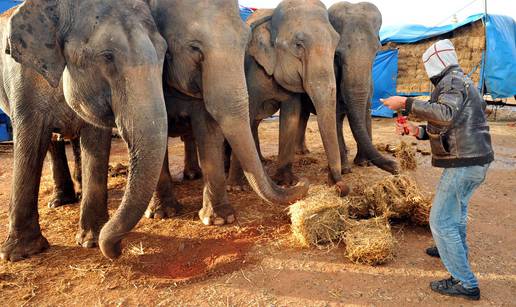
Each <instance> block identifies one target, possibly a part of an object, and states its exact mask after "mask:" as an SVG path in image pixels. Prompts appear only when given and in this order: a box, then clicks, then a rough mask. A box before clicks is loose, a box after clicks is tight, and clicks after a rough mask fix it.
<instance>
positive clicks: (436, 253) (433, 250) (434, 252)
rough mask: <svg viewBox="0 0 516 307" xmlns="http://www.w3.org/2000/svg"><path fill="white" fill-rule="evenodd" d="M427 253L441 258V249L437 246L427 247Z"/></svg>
mask: <svg viewBox="0 0 516 307" xmlns="http://www.w3.org/2000/svg"><path fill="white" fill-rule="evenodd" d="M426 254H427V255H428V256H431V257H436V258H439V257H440V256H439V250H437V246H432V247H429V248H427V249H426Z"/></svg>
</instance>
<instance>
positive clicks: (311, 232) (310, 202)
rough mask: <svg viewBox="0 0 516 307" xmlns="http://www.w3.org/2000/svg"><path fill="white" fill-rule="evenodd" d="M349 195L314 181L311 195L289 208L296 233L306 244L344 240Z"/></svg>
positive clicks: (296, 236)
mask: <svg viewBox="0 0 516 307" xmlns="http://www.w3.org/2000/svg"><path fill="white" fill-rule="evenodd" d="M348 202H349V200H348V199H346V198H341V197H339V196H338V195H337V193H336V191H335V189H334V188H332V187H328V186H324V185H312V186H310V190H309V193H308V196H307V197H306V198H304V199H302V200H299V201H297V202H296V203H294V204H293V205H291V206H290V208H289V214H290V219H291V222H292V226H291V229H292V233H293V235H294V237H295V238H296V239H297V241H298V242H299V243H300V244H301V245H302V246H317V245H322V244H327V243H331V242H335V241H338V240H340V238H341V237H342V234H343V232H344V229H345V226H346V225H345V222H344V219H345V218H346V217H347V215H348Z"/></svg>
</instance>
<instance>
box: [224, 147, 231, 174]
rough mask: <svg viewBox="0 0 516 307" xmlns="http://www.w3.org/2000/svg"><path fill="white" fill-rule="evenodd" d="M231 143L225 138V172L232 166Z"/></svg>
mask: <svg viewBox="0 0 516 307" xmlns="http://www.w3.org/2000/svg"><path fill="white" fill-rule="evenodd" d="M231 152H232V150H231V145H229V143H228V141H227V140H226V139H224V172H226V173H229V168H230V167H231Z"/></svg>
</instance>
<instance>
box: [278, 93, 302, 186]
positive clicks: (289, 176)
mask: <svg viewBox="0 0 516 307" xmlns="http://www.w3.org/2000/svg"><path fill="white" fill-rule="evenodd" d="M300 116H301V104H300V103H299V101H297V100H295V101H287V102H285V103H282V105H281V111H280V132H279V134H280V136H279V155H278V168H277V170H276V174H275V175H274V176H273V177H272V178H273V180H275V181H276V182H277V183H278V184H280V185H292V184H294V183H295V182H296V181H297V180H298V179H297V177H296V176H295V175H294V173H293V172H292V163H293V161H294V156H295V152H296V135H297V132H298V129H299V117H300Z"/></svg>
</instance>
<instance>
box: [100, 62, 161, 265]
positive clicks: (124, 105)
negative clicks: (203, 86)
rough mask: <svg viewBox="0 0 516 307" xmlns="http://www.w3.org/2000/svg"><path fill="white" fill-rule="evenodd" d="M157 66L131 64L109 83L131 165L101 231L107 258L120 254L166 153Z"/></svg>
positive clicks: (141, 210)
mask: <svg viewBox="0 0 516 307" xmlns="http://www.w3.org/2000/svg"><path fill="white" fill-rule="evenodd" d="M160 66H161V65H159V66H158V65H153V66H152V67H151V68H149V67H148V66H141V67H135V68H131V69H129V71H128V72H126V73H125V76H124V77H125V78H123V81H121V82H120V84H117V85H115V86H112V88H113V91H112V102H113V113H114V114H115V121H116V125H117V128H118V129H119V132H120V133H121V136H122V138H123V139H124V140H125V141H126V143H127V146H128V151H129V158H130V168H129V177H128V179H127V185H126V189H125V192H124V196H123V198H122V203H121V205H120V206H119V208H118V209H117V211H116V212H115V213H114V215H113V216H112V217H111V219H110V220H109V222H108V223H106V225H104V227H103V228H102V230H101V232H100V237H99V246H100V249H101V251H102V253H103V254H104V255H105V256H107V257H109V258H116V257H118V256H119V255H120V253H121V246H120V242H121V239H122V238H123V236H124V235H125V234H126V233H128V232H129V231H131V230H132V229H133V227H134V226H135V225H136V224H137V223H138V221H139V220H140V219H141V217H142V216H143V214H144V212H145V210H146V209H147V206H148V204H149V201H150V199H151V196H152V193H153V191H154V190H155V188H156V185H157V183H158V178H159V175H160V170H161V167H162V164H163V159H164V157H165V149H166V146H167V112H166V109H165V101H164V98H163V89H162V85H161V82H158V81H159V80H161V74H162V67H160Z"/></svg>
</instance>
